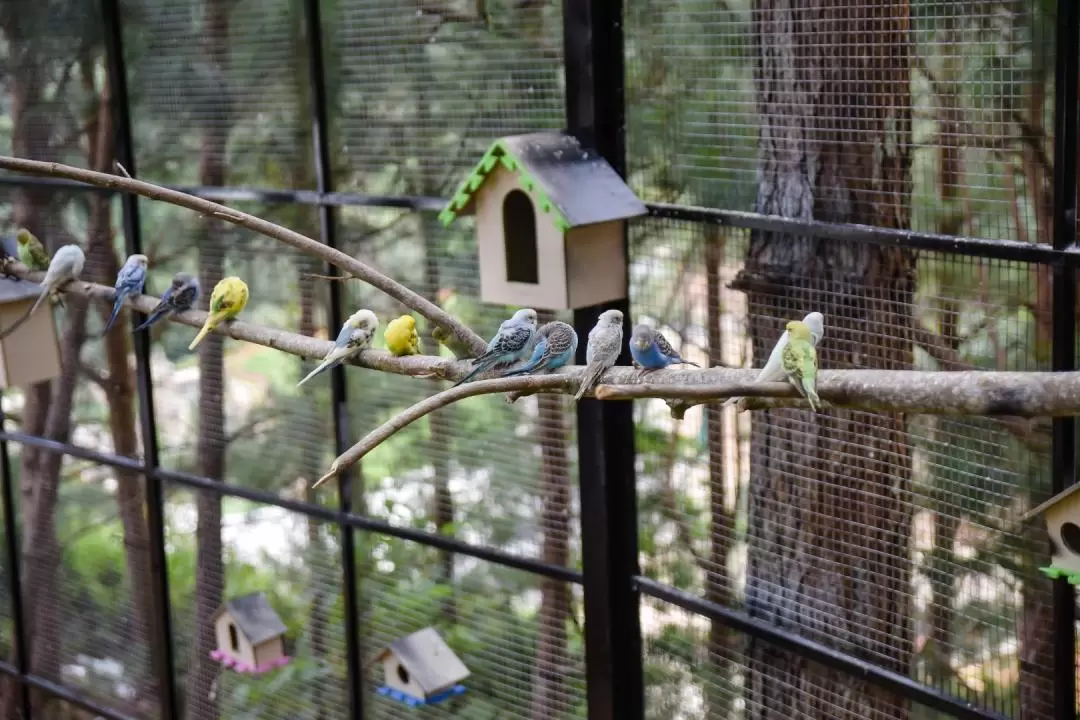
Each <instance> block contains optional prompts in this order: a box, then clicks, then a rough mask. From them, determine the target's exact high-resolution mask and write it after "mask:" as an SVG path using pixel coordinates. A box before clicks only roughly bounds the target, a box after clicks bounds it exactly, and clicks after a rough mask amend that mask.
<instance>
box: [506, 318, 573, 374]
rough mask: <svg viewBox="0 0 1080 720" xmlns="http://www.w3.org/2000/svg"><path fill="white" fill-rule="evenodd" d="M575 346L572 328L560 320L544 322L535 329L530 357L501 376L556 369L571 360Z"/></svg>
mask: <svg viewBox="0 0 1080 720" xmlns="http://www.w3.org/2000/svg"><path fill="white" fill-rule="evenodd" d="M577 346H578V337H577V333H576V332H574V328H572V327H571V326H569V325H567V324H566V323H564V322H562V321H561V320H555V321H553V322H549V323H544V324H543V325H541V326H540V328H539V329H538V330H537V331H536V345H535V346H533V351H532V357H530V358H529V359H528V361H526V362H525V364H524V365H522V366H521V367H517V368H514V369H513V370H508V371H507V372H505V373H503V377H511V376H512V375H524V374H526V373H539V372H541V371H544V370H546V371H548V372H550V371H552V370H557V369H558V368H561V367H562V366H563V365H565V364H567V363H568V362H571V361H573V359H574V353H576V352H577Z"/></svg>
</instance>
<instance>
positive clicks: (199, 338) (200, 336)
mask: <svg viewBox="0 0 1080 720" xmlns="http://www.w3.org/2000/svg"><path fill="white" fill-rule="evenodd" d="M211 320H213V318H212V317H210V318H207V319H206V322H205V323H204V324H203V326H202V329H201V330H199V334H198V335H196V336H195V339H194V340H192V341H191V344H190V345H188V346H187V349H188V350H194V349H195V348H196V347H198V345H199V343H201V342H202V341H203V338H205V337H206V336H207V335H209V334H210V331H211V330H213V329H214V328H215V327H217V323H215V322H211Z"/></svg>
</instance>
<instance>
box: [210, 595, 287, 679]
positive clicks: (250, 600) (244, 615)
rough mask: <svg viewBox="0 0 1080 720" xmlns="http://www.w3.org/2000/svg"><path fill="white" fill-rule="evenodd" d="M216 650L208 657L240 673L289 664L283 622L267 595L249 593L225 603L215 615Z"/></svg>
mask: <svg viewBox="0 0 1080 720" xmlns="http://www.w3.org/2000/svg"><path fill="white" fill-rule="evenodd" d="M214 630H215V635H216V637H217V649H216V650H214V651H212V652H211V653H210V657H212V658H213V659H215V660H217V661H219V662H220V663H221V664H222V665H224V666H226V667H230V668H232V669H233V670H236V671H237V672H242V673H264V672H267V671H268V670H273V669H274V668H277V667H281V666H282V665H285V664H286V663H288V662H289V657H288V656H286V655H285V631H286V628H285V623H283V622H281V618H280V617H278V614H277V613H276V612H274V608H272V607H270V602H269V601H268V600H267V599H266V594H265V593H261V592H256V593H251V594H249V595H244V596H242V597H238V598H234V599H232V600H229V601H227V602H226V603H225V604H224V605H222V606H221V607H220V608H218V611H217V612H216V613H214Z"/></svg>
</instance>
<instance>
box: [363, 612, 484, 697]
mask: <svg viewBox="0 0 1080 720" xmlns="http://www.w3.org/2000/svg"><path fill="white" fill-rule="evenodd" d="M374 661H375V662H380V663H382V666H383V674H384V684H383V685H382V686H381V687H380V688H379V689H378V693H379V694H380V695H385V696H387V697H390V698H393V699H394V700H397V701H398V702H402V703H405V704H406V705H408V706H409V707H416V706H418V705H433V704H435V703H438V702H441V701H443V700H445V699H446V698H448V697H450V696H452V695H460V694H461V693H463V692H465V686H464V685H461V684H460V683H461V681H462V680H464V679H465V678H467V677H468V676H469V669H468V668H467V667H465V663H463V662H461V659H460V658H459V657H458V656H457V655H455V654H454V651H453V650H451V649H450V647H449V646H448V645H447V644H446V642H444V641H443V639H442V636H441V635H439V633H438V632H436V631H435V629H434V628H430V627H427V628H424V629H423V630H418V631H417V632H414V633H413V634H412V635H409V636H408V637H404V638H401V639H399V640H395V641H394V642H392V643H390V645H389V646H387V647H385V648H383V650H382V651H381V652H380V653H379V654H378V655H376V656H375V659H374Z"/></svg>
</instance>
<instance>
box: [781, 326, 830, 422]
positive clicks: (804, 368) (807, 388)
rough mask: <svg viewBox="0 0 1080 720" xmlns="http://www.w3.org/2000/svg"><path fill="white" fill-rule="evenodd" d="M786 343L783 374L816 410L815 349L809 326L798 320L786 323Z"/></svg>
mask: <svg viewBox="0 0 1080 720" xmlns="http://www.w3.org/2000/svg"><path fill="white" fill-rule="evenodd" d="M787 335H788V341H787V345H786V346H785V347H784V357H783V364H784V374H785V375H786V376H787V379H788V382H790V383H791V384H792V385H794V386H795V389H796V390H798V391H799V394H800V395H802V396H803V397H804V398H806V400H807V402H809V403H810V409H811V410H813V411H814V412H818V406H819V405H820V404H821V399H820V398H819V397H818V394H817V350H816V349H815V348H814V337H813V333H812V332H811V330H810V327H809V326H808V325H807V324H806V323H804V322H800V321H798V320H792V321H791V322H789V323H788V324H787Z"/></svg>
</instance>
